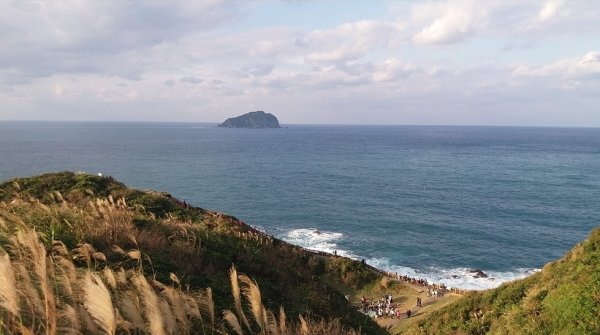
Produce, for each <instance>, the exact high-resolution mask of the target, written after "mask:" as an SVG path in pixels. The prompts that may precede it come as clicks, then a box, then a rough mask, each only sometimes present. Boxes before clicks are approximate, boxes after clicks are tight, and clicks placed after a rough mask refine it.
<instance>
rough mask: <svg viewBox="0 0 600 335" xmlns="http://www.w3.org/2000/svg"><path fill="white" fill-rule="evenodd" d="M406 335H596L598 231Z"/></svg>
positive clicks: (599, 325)
mask: <svg viewBox="0 0 600 335" xmlns="http://www.w3.org/2000/svg"><path fill="white" fill-rule="evenodd" d="M406 333H407V334H549V335H550V334H590V335H591V334H600V228H596V229H594V230H593V231H592V233H591V234H590V236H589V237H588V238H587V239H586V240H585V241H583V242H581V243H580V244H578V245H577V246H576V247H575V248H573V249H572V250H571V251H570V252H569V253H567V255H565V256H564V257H563V258H562V259H560V260H558V261H556V262H552V263H549V264H547V265H546V266H544V268H543V270H542V271H541V272H538V273H536V274H534V275H532V276H530V277H528V278H525V279H522V280H517V281H514V282H511V283H505V284H503V285H501V286H500V287H498V288H496V289H492V290H488V291H484V292H472V293H469V294H466V295H465V296H464V297H463V298H461V299H458V300H457V301H456V302H454V303H452V304H450V305H448V306H446V307H444V308H442V309H440V310H438V311H436V312H433V313H431V314H430V315H429V316H428V317H426V318H424V319H422V320H419V322H417V323H415V324H414V325H412V327H409V328H407V329H406Z"/></svg>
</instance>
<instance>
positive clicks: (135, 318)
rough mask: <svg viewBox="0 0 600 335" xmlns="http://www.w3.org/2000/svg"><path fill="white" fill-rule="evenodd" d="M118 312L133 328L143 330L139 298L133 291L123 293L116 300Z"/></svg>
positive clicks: (144, 325)
mask: <svg viewBox="0 0 600 335" xmlns="http://www.w3.org/2000/svg"><path fill="white" fill-rule="evenodd" d="M117 304H118V307H119V311H120V312H121V313H122V314H123V316H124V317H125V318H126V319H127V320H128V321H129V322H131V325H132V327H133V328H135V329H138V330H143V329H145V327H146V324H145V322H144V318H143V316H142V313H141V311H142V305H141V303H140V297H139V296H138V295H137V294H136V293H135V292H134V291H125V292H124V293H122V294H121V295H120V296H119V299H118V300H117Z"/></svg>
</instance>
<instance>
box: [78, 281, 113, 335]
mask: <svg viewBox="0 0 600 335" xmlns="http://www.w3.org/2000/svg"><path fill="white" fill-rule="evenodd" d="M82 290H83V294H84V298H83V305H84V307H85V309H86V310H87V311H88V313H89V314H90V316H91V317H92V319H93V320H94V322H95V323H96V325H97V326H98V328H100V329H102V330H103V331H104V332H105V333H106V334H114V333H115V331H116V328H117V323H116V318H115V310H114V308H113V304H112V299H111V296H110V292H109V291H108V289H107V288H106V286H104V283H103V282H102V280H101V279H100V277H98V275H96V274H95V273H90V272H88V273H86V275H85V276H84V278H83V283H82Z"/></svg>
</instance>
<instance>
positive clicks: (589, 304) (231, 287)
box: [0, 172, 600, 335]
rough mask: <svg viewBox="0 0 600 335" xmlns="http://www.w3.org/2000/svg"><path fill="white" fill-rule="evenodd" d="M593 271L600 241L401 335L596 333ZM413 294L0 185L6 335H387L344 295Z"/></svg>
mask: <svg viewBox="0 0 600 335" xmlns="http://www.w3.org/2000/svg"><path fill="white" fill-rule="evenodd" d="M598 269H600V228H597V229H596V230H594V231H593V232H592V234H591V235H590V236H589V238H588V239H586V240H585V241H583V242H582V243H580V244H579V245H578V246H576V247H575V248H574V249H573V250H572V251H571V252H569V253H568V254H567V255H566V256H565V257H563V258H562V259H560V260H558V261H556V262H554V263H549V264H548V265H546V266H545V267H544V269H543V270H542V271H540V272H538V273H536V274H534V275H533V276H531V277H528V278H526V279H523V280H519V281H515V282H512V283H507V284H504V285H502V286H500V287H498V288H497V289H493V290H489V291H484V292H470V293H467V294H465V295H463V296H462V297H460V298H458V297H451V299H446V300H444V301H443V303H440V304H432V305H428V306H426V307H425V308H423V309H422V311H421V312H420V313H418V315H416V317H414V318H411V319H409V320H405V321H402V322H401V323H400V324H396V325H395V326H394V328H393V329H392V332H396V333H403V334H599V333H600V271H598ZM238 271H239V273H243V274H239V273H238ZM250 278H254V279H250ZM259 287H260V289H259ZM415 289H416V288H414V287H411V286H410V285H405V284H400V283H398V282H396V281H393V280H389V279H388V278H385V277H382V276H381V275H380V274H379V273H377V272H376V271H373V269H372V268H370V267H369V266H367V265H365V264H363V263H361V262H357V261H353V260H350V259H347V258H344V257H331V256H328V255H325V254H318V253H313V252H309V251H306V250H303V249H301V248H299V247H296V246H293V245H290V244H288V243H285V242H283V241H280V240H278V239H276V238H273V237H272V236H268V235H265V234H263V233H261V232H259V231H257V230H255V229H253V228H252V227H250V226H248V225H246V224H244V223H243V222H241V221H240V220H238V219H236V218H235V217H232V216H228V215H224V214H220V213H215V212H212V211H209V210H205V209H202V208H197V207H193V206H190V205H189V204H187V203H185V202H181V201H179V200H177V199H175V198H173V197H171V195H169V194H166V193H159V192H152V191H140V190H133V189H129V188H127V187H126V186H125V185H123V184H122V183H119V182H117V181H115V180H113V179H112V178H110V177H101V176H91V175H86V174H74V173H70V172H64V173H54V174H46V175H41V176H37V177H31V178H22V179H15V180H11V181H8V182H5V183H3V184H1V185H0V334H58V333H60V334H63V333H64V334H82V333H86V334H96V333H98V334H102V333H108V334H203V335H206V334H219V333H233V334H255V333H256V334H300V333H302V334H352V333H357V332H361V333H366V334H383V333H385V331H384V330H383V329H382V328H380V327H378V326H377V325H376V324H375V322H373V320H371V319H370V318H368V317H366V316H365V315H363V314H362V313H359V312H358V311H357V310H356V308H355V307H353V306H352V305H351V303H350V301H348V300H347V299H346V298H345V297H344V294H347V295H348V296H349V297H350V299H351V300H352V299H356V298H357V297H360V296H362V295H365V296H381V295H382V294H384V293H395V294H396V295H398V296H400V297H402V299H404V300H400V301H402V303H403V304H405V305H407V306H408V305H412V304H413V301H412V300H411V299H412V298H411V297H414V296H415V295H417V294H418V293H419V292H417V291H415ZM342 292H343V293H342Z"/></svg>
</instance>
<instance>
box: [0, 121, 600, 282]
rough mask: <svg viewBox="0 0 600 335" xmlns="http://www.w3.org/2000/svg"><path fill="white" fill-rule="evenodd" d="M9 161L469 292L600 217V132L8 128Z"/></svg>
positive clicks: (4, 154)
mask: <svg viewBox="0 0 600 335" xmlns="http://www.w3.org/2000/svg"><path fill="white" fill-rule="evenodd" d="M0 162H1V163H0V180H6V179H10V178H13V177H17V176H28V175H34V174H39V173H43V172H51V171H63V170H72V171H86V172H89V173H102V174H104V175H111V176H113V177H115V178H117V179H118V180H120V181H123V182H124V183H126V184H127V185H129V186H131V187H135V188H150V189H155V190H161V191H167V192H170V193H172V194H173V195H174V196H176V197H178V198H180V199H182V200H186V201H187V202H190V203H193V204H195V205H197V206H200V207H204V208H210V209H214V210H218V211H223V212H226V213H230V214H233V215H235V216H237V217H238V218H240V219H242V220H244V221H245V222H247V223H249V224H252V225H255V226H257V227H259V228H260V229H263V230H264V231H266V232H268V233H270V234H273V235H275V236H277V237H280V238H282V239H284V240H287V241H290V242H293V243H296V244H299V245H302V246H305V247H308V248H313V249H319V250H326V251H333V250H337V251H338V253H340V254H344V255H348V256H351V257H355V258H358V259H362V258H364V259H366V260H367V262H369V263H371V264H373V265H375V266H378V267H381V268H385V269H389V270H392V271H398V272H400V273H402V274H408V275H411V276H417V277H423V278H428V279H429V280H433V281H436V282H444V283H446V284H447V285H450V286H454V287H455V286H458V287H463V288H487V287H493V286H496V285H498V284H500V283H501V282H503V281H506V280H510V279H513V278H518V277H521V276H524V275H525V274H527V273H529V272H531V271H534V270H535V269H539V268H540V267H542V266H543V264H544V263H546V262H548V261H551V260H555V259H557V258H559V257H561V256H562V255H563V254H564V253H565V252H566V251H567V250H568V249H570V248H571V247H573V245H574V244H576V243H577V242H578V241H580V240H582V239H583V238H585V237H586V236H587V234H588V233H589V232H590V230H591V229H592V228H593V227H595V226H597V225H599V223H600V220H599V218H600V206H599V200H600V129H558V128H508V127H428V126H300V125H298V126H296V125H292V126H289V127H286V128H283V129H273V130H246V129H221V128H217V127H215V125H214V124H192V123H189V124H181V123H56V122H0ZM470 268H477V269H482V270H484V271H485V272H488V273H489V274H490V275H491V277H493V279H489V278H488V279H476V278H473V277H472V276H471V275H470V274H469V273H468V271H467V269H470Z"/></svg>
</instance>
